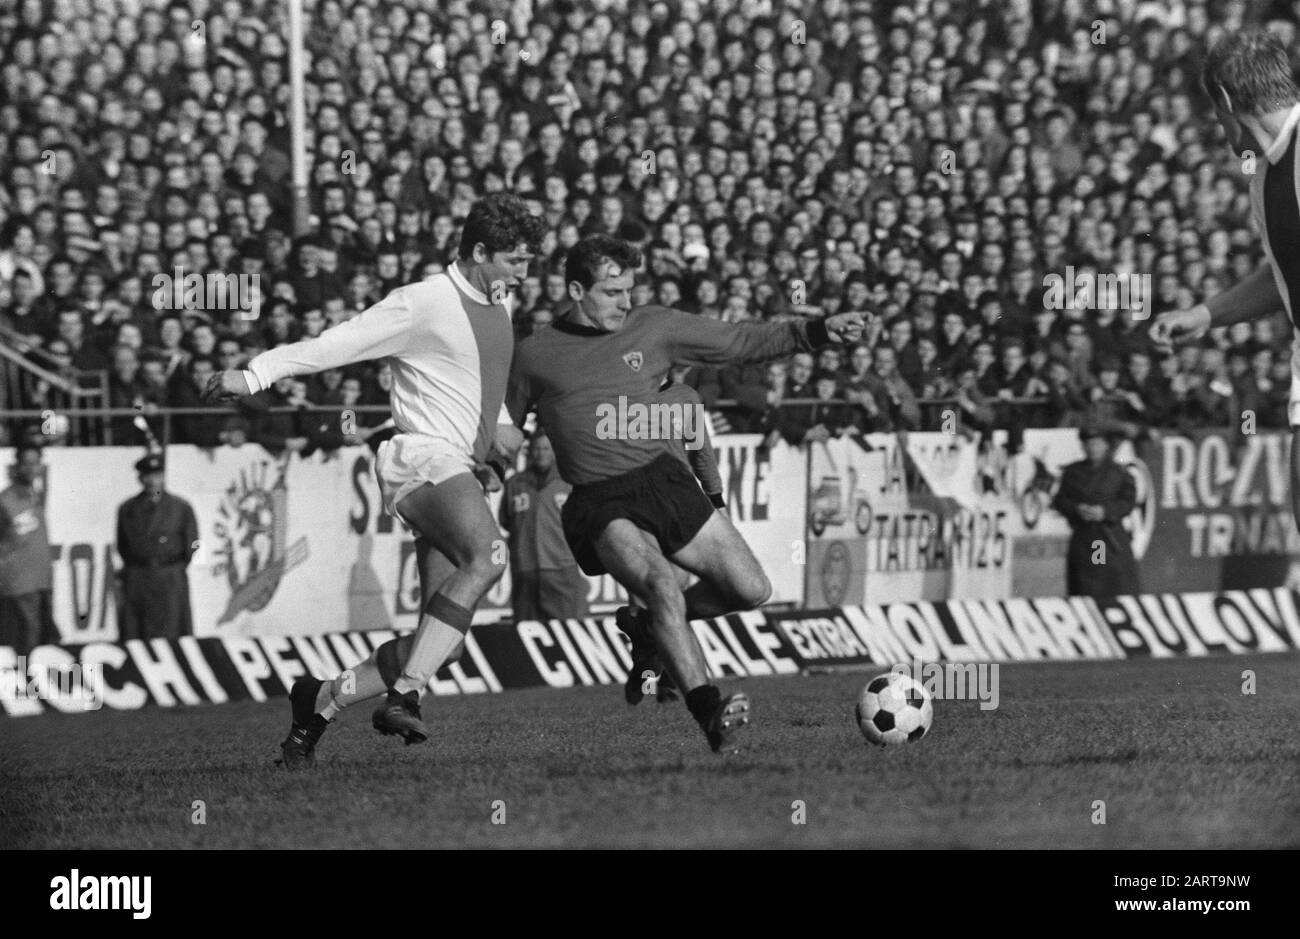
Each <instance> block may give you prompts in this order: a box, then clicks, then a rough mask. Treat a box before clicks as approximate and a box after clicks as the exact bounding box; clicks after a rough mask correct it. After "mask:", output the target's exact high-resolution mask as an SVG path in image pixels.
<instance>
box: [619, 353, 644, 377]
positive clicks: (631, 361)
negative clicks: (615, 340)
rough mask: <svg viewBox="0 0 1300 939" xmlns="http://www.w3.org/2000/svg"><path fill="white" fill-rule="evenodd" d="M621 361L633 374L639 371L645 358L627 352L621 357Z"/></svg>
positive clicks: (639, 354)
mask: <svg viewBox="0 0 1300 939" xmlns="http://www.w3.org/2000/svg"><path fill="white" fill-rule="evenodd" d="M623 361H624V362H626V363H627V365H628V368H630V369H632V371H634V372H639V371H641V365H642V363H643V362H645V357H644V356H642V355H641V353H640V352H628V353H626V354H625V355H624V356H623Z"/></svg>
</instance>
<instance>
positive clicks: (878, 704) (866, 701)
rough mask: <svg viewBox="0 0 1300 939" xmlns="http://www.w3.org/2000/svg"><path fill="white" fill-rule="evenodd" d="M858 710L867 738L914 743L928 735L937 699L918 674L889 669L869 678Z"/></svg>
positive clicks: (880, 742)
mask: <svg viewBox="0 0 1300 939" xmlns="http://www.w3.org/2000/svg"><path fill="white" fill-rule="evenodd" d="M856 713H857V718H858V729H859V730H860V731H862V736H864V737H866V738H867V742H868V743H873V744H875V745H876V746H878V747H889V746H894V745H896V744H900V743H915V742H916V741H918V740H920V739H921V738H922V737H924V736H925V735H926V733H927V732H928V731H929V730H930V723H931V722H932V721H933V720H934V701H933V700H932V699H931V697H930V692H928V691H926V690H925V688H924V687H923V686H922V685H921V683H920V682H919V681H917V680H916V679H915V678H912V677H911V676H910V675H903V674H901V673H899V672H886V673H885V674H884V675H877V676H876V677H875V678H873V679H871V681H869V682H867V686H866V687H865V688H863V689H862V695H861V696H860V697H859V698H858V706H857V711H856Z"/></svg>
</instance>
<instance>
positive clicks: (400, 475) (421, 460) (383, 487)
mask: <svg viewBox="0 0 1300 939" xmlns="http://www.w3.org/2000/svg"><path fill="white" fill-rule="evenodd" d="M473 471H474V461H473V460H472V459H471V458H470V456H469V454H467V453H464V452H462V451H460V450H459V449H458V448H456V447H453V446H452V445H451V444H449V443H447V442H446V441H445V440H438V439H437V438H436V437H423V436H419V435H417V434H398V435H396V436H395V437H390V438H389V439H388V440H385V441H384V442H383V443H381V444H380V445H379V451H378V453H376V454H375V477H376V479H378V481H379V495H380V498H382V499H383V503H384V511H385V512H387V513H388V514H389V515H393V516H397V517H398V518H401V516H400V515H399V514H398V511H397V504H398V503H399V502H401V501H402V500H403V499H404V498H406V497H407V496H408V495H410V494H411V493H412V492H414V491H415V490H416V489H419V488H420V487H421V486H423V485H424V484H425V483H431V484H433V485H435V486H436V485H438V483H441V482H445V481H446V480H448V479H451V477H453V476H457V475H459V474H461V473H472V472H473ZM403 521H406V519H403Z"/></svg>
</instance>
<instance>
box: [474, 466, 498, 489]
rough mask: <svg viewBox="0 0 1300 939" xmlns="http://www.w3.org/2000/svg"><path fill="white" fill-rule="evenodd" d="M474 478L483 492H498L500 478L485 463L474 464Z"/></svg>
mask: <svg viewBox="0 0 1300 939" xmlns="http://www.w3.org/2000/svg"><path fill="white" fill-rule="evenodd" d="M474 478H475V479H477V480H478V483H479V485H480V486H482V487H483V491H484V492H500V491H501V480H500V478H499V477H498V476H497V474H496V470H494V469H493V468H492V467H490V466H488V465H487V464H486V463H475V464H474Z"/></svg>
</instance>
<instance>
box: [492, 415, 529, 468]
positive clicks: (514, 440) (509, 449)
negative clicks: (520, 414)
mask: <svg viewBox="0 0 1300 939" xmlns="http://www.w3.org/2000/svg"><path fill="white" fill-rule="evenodd" d="M493 442H494V445H495V446H496V449H497V452H498V453H500V454H501V455H502V456H504V457H506V463H514V461H515V457H516V456H517V455H518V454H519V448H520V447H522V446H523V445H524V432H523V431H522V430H520V429H519V428H518V427H516V426H515V425H514V424H498V425H497V433H496V438H495V440H494V441H493Z"/></svg>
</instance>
